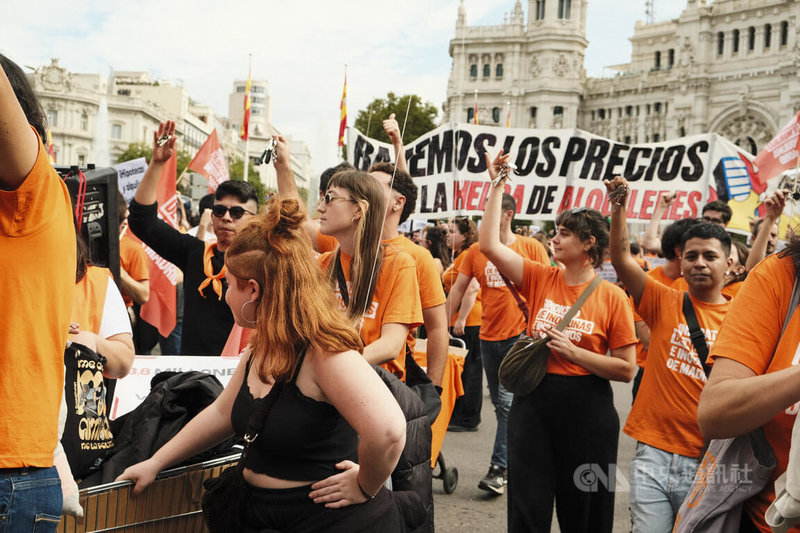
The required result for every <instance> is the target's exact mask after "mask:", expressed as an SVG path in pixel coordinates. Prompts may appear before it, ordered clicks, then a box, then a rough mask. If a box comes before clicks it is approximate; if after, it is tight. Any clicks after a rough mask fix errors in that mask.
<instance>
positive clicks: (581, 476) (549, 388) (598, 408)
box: [508, 374, 619, 533]
mask: <svg viewBox="0 0 800 533" xmlns="http://www.w3.org/2000/svg"><path fill="white" fill-rule="evenodd" d="M618 440H619V416H618V415H617V411H616V409H615V408H614V398H613V393H612V391H611V385H610V384H609V382H608V381H607V380H604V379H601V378H598V377H596V376H558V375H554V374H547V375H546V376H545V378H544V380H543V381H542V383H541V384H540V385H539V387H538V388H537V389H536V390H535V391H533V392H532V393H531V394H529V395H527V396H515V397H514V402H513V403H512V404H511V412H510V413H509V417H508V531H509V532H511V533H521V532H525V533H530V532H546V531H550V523H551V521H552V517H553V500H554V499H555V504H556V513H557V516H558V524H559V527H560V528H561V531H562V532H563V533H590V532H591V533H603V532H608V533H611V530H612V527H613V525H614V480H615V477H614V470H615V468H616V465H615V463H616V460H617V443H618ZM610 470H611V472H609V471H610Z"/></svg>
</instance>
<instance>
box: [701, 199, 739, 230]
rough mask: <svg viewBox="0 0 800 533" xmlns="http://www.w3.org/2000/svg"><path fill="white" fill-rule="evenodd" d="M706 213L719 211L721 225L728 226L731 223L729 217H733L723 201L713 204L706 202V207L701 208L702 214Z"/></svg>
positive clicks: (716, 201)
mask: <svg viewBox="0 0 800 533" xmlns="http://www.w3.org/2000/svg"><path fill="white" fill-rule="evenodd" d="M706 211H719V212H720V213H722V223H723V224H726V225H727V224H728V222H730V221H731V217H732V216H733V211H732V210H731V208H730V207H729V206H728V204H726V203H725V202H723V201H720V200H714V201H713V202H708V203H707V204H706V205H704V206H703V214H704V215H705V214H706Z"/></svg>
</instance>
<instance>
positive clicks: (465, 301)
mask: <svg viewBox="0 0 800 533" xmlns="http://www.w3.org/2000/svg"><path fill="white" fill-rule="evenodd" d="M480 289H481V285H480V283H478V280H477V279H475V278H472V281H470V282H469V285H468V286H467V290H466V292H465V293H464V297H463V298H461V307H459V308H458V318H457V319H456V322H455V324H453V333H454V334H455V335H463V334H464V328H465V327H466V324H467V316H469V314H470V312H471V311H472V307H473V306H474V305H475V300H476V299H477V298H478V291H479V290H480ZM448 323H449V321H448Z"/></svg>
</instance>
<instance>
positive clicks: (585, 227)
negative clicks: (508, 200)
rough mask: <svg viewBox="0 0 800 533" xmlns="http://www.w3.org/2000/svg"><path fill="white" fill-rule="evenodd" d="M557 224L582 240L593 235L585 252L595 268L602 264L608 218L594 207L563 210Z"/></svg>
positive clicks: (606, 246)
mask: <svg viewBox="0 0 800 533" xmlns="http://www.w3.org/2000/svg"><path fill="white" fill-rule="evenodd" d="M503 196H505V195H503ZM579 209H580V208H579ZM558 226H564V227H565V228H567V229H568V230H570V231H571V232H572V233H574V234H575V235H577V236H578V238H579V239H580V240H582V241H587V240H589V237H594V246H592V247H591V248H589V250H588V251H587V252H586V253H587V254H589V259H591V260H592V264H593V265H594V267H595V268H599V267H600V266H602V265H603V257H604V256H605V253H606V250H607V249H608V220H606V218H605V217H604V216H603V215H602V214H601V213H600V211H597V210H595V209H581V210H580V211H578V210H576V209H570V210H569V211H563V212H562V213H561V214H560V215H558V217H556V227H558Z"/></svg>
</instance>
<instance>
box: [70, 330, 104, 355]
mask: <svg viewBox="0 0 800 533" xmlns="http://www.w3.org/2000/svg"><path fill="white" fill-rule="evenodd" d="M98 338H99V337H98V336H97V335H95V334H94V333H92V332H91V331H80V332H78V333H77V334H76V335H75V336H74V337H72V338H71V339H70V340H71V341H72V342H77V343H78V344H83V345H84V346H86V347H87V348H89V349H90V350H92V351H93V352H97V339H98Z"/></svg>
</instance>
